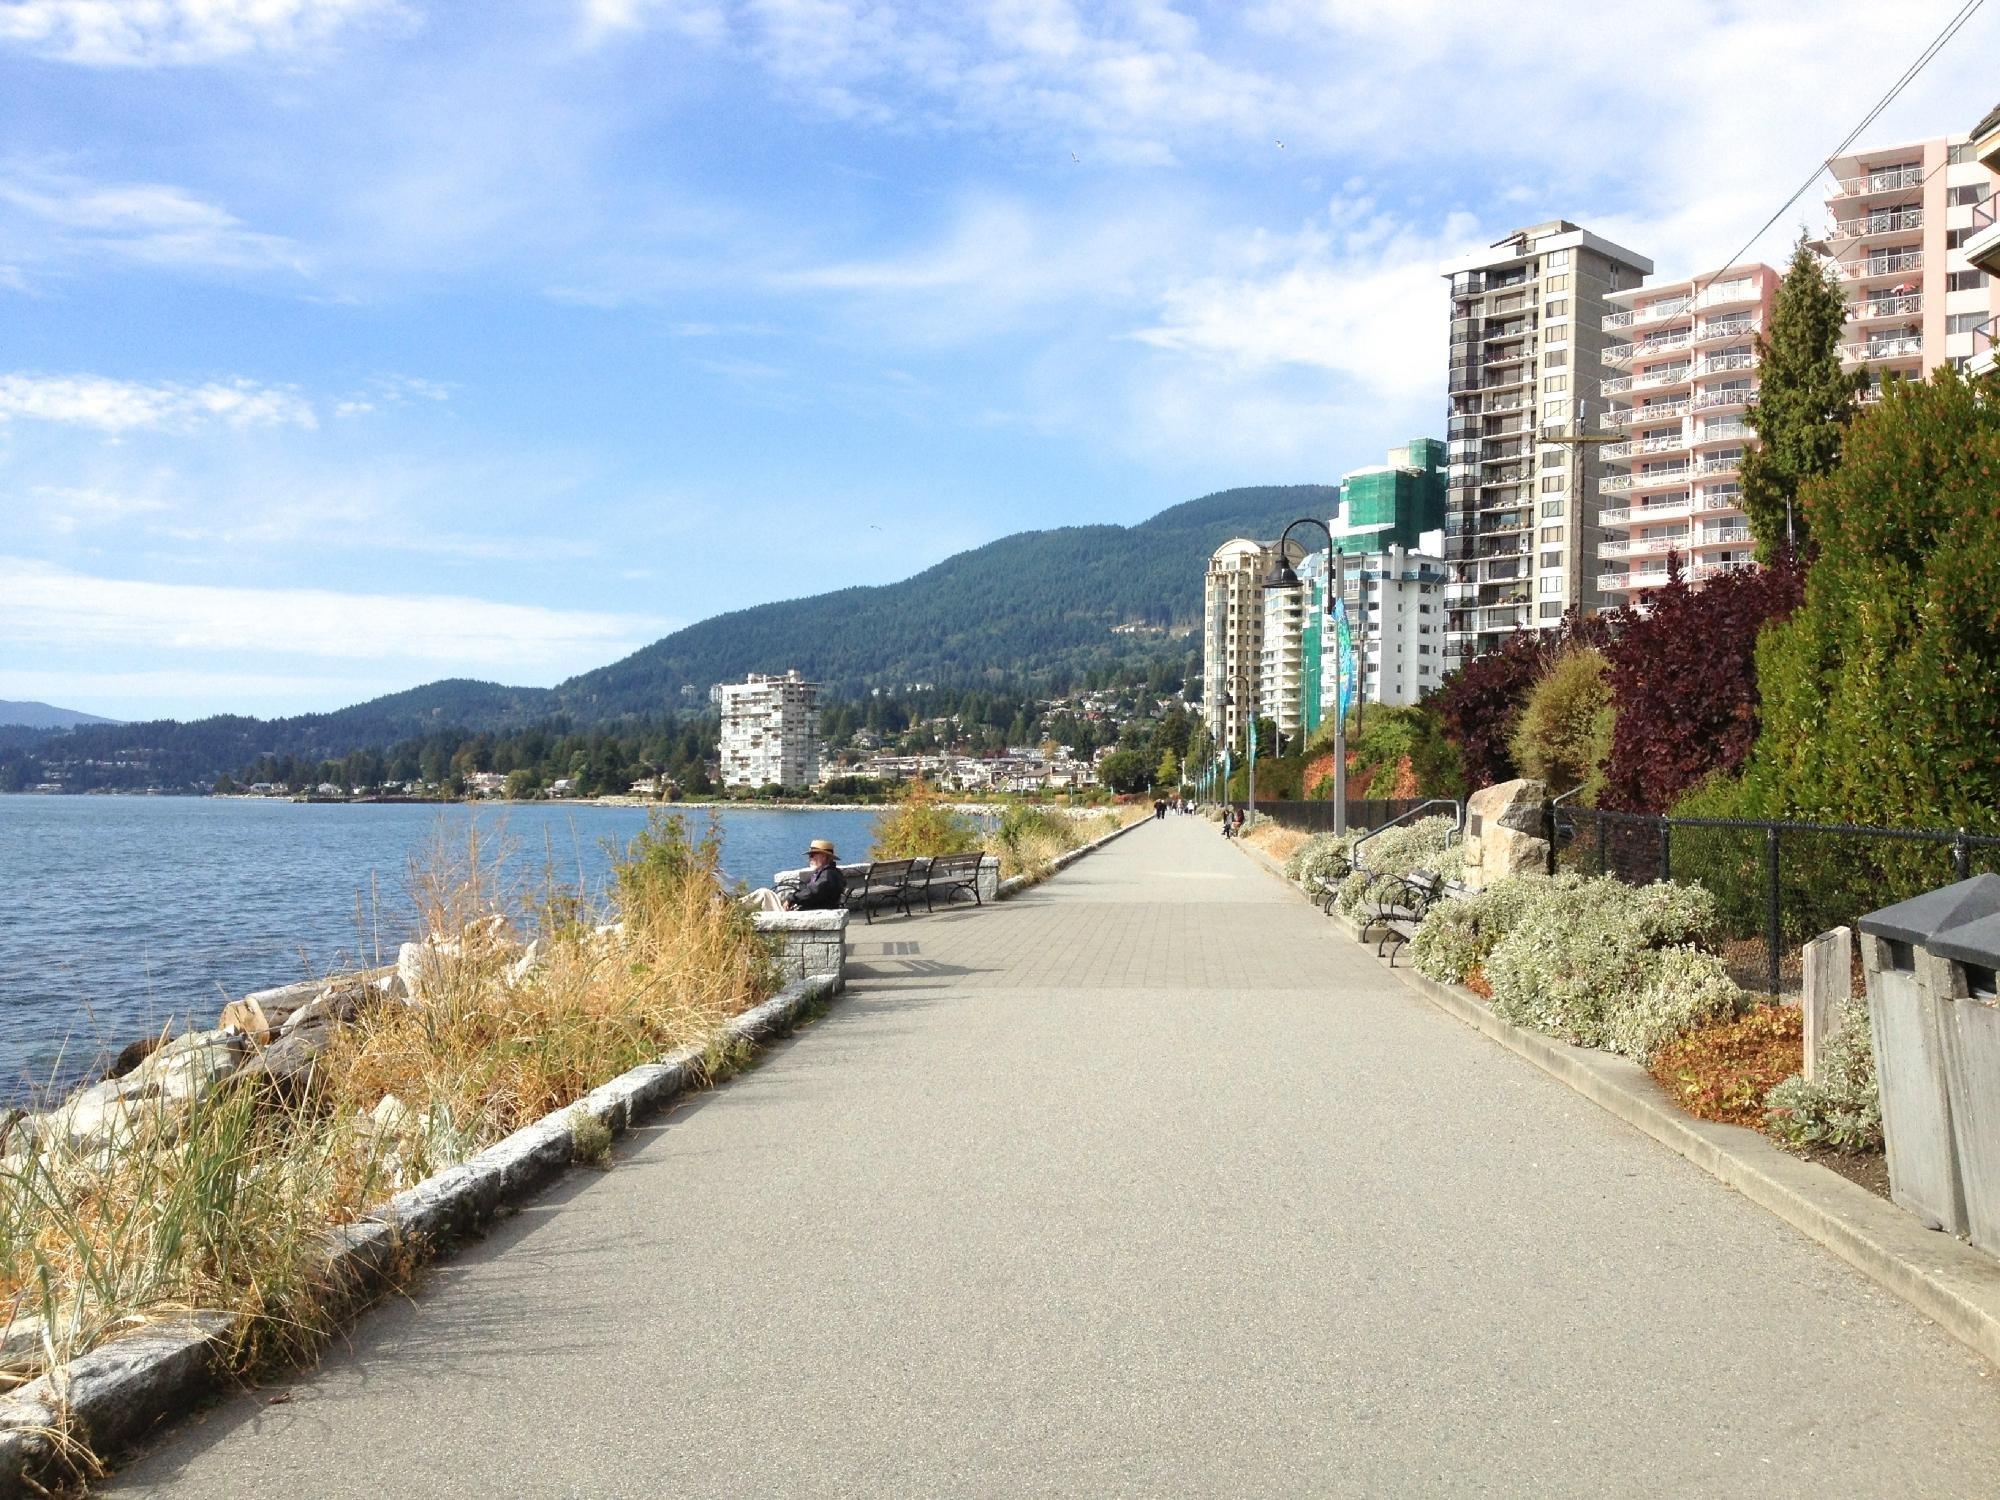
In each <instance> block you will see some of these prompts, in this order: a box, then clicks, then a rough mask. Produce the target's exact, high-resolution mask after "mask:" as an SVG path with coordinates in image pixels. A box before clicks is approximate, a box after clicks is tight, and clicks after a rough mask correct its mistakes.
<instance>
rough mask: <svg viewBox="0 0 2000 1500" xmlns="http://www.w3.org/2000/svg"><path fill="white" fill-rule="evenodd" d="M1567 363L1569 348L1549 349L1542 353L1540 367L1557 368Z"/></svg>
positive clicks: (1545, 368)
mask: <svg viewBox="0 0 2000 1500" xmlns="http://www.w3.org/2000/svg"><path fill="white" fill-rule="evenodd" d="M1568 363H1569V350H1567V349H1549V350H1546V351H1544V352H1543V354H1542V368H1543V369H1544V370H1553V369H1557V368H1559V367H1560V366H1562V365H1566V364H1568Z"/></svg>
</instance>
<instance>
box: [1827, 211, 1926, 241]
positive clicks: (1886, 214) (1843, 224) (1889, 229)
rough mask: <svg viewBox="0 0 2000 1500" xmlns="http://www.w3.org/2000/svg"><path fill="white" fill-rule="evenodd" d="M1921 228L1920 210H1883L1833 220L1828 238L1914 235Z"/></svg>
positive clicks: (1844, 238) (1851, 238) (1843, 238)
mask: <svg viewBox="0 0 2000 1500" xmlns="http://www.w3.org/2000/svg"><path fill="white" fill-rule="evenodd" d="M1923 227H1924V211H1923V210H1922V209H1921V208H1915V207H1908V208H1884V209H1877V210H1876V211H1875V212H1874V213H1866V214H1856V215H1855V216H1854V217H1853V218H1850V219H1836V220H1834V223H1833V233H1832V235H1831V236H1829V238H1832V239H1836V240H1858V239H1860V238H1862V237H1863V236H1873V235H1878V234H1914V233H1917V232H1920V231H1921V230H1922V229H1923Z"/></svg>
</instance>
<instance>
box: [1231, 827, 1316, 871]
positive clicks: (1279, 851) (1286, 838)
mask: <svg viewBox="0 0 2000 1500" xmlns="http://www.w3.org/2000/svg"><path fill="white" fill-rule="evenodd" d="M1311 841H1312V835H1311V834H1309V833H1306V832H1304V831H1303V830H1301V829H1297V828H1281V827H1279V826H1278V825H1277V824H1276V823H1259V824H1258V825H1257V826H1256V827H1255V828H1252V829H1249V830H1248V831H1246V832H1245V833H1244V835H1243V842H1244V843H1246V844H1251V845H1254V846H1255V847H1256V848H1259V849H1262V850H1263V851H1264V852H1265V853H1266V854H1268V855H1270V856H1271V858H1273V859H1275V860H1277V861H1278V863H1280V864H1283V863H1284V862H1285V861H1286V860H1288V859H1290V858H1291V857H1292V856H1293V855H1294V854H1296V853H1297V852H1298V851H1299V850H1300V849H1302V848H1304V847H1305V846H1306V845H1307V844H1308V843H1310V842H1311Z"/></svg>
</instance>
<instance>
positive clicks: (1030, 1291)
mask: <svg viewBox="0 0 2000 1500" xmlns="http://www.w3.org/2000/svg"><path fill="white" fill-rule="evenodd" d="M851 936H852V951H853V955H854V968H853V970H852V980H853V983H852V988H851V989H850V991H849V993H848V995H847V996H846V997H845V998H844V999H842V1000H841V1001H839V1002H838V1003H837V1004H836V1005H835V1007H834V1008H833V1009H832V1010H831V1011H830V1012H829V1013H828V1014H827V1015H826V1016H825V1017H824V1018H822V1019H821V1020H819V1021H817V1022H816V1023H814V1024H813V1025H811V1026H809V1027H807V1028H806V1029H804V1030H803V1031H801V1032H800V1033H798V1035H797V1036H795V1037H794V1038H792V1039H791V1040H789V1041H787V1042H785V1043H784V1044H782V1045H780V1046H778V1047H777V1048H775V1049H773V1051H772V1052H771V1053H770V1054H769V1055H768V1056H767V1057H766V1058H765V1060H764V1061H763V1062H762V1063H761V1064H760V1065H759V1066H757V1067H756V1068H755V1069H754V1070H752V1071H751V1072H750V1073H748V1074H747V1075H745V1076H743V1077H740V1078H738V1079H737V1080H736V1081H734V1082H732V1083H730V1084H728V1085H727V1086H725V1087H723V1088H720V1089H718V1090H715V1091H714V1092H712V1093H709V1094H706V1095H702V1096H700V1097H698V1098H696V1099H693V1100H691V1101H689V1102H688V1103H686V1104H684V1105H682V1106H681V1107H679V1108H677V1109H675V1110H674V1111H673V1112H672V1113H671V1114H670V1115H669V1116H668V1117H667V1118H666V1119H665V1120H664V1121H663V1122H662V1123H660V1124H658V1125H655V1126H653V1127H650V1128H647V1129H643V1130H640V1131H638V1132H635V1133H634V1134H633V1135H632V1136H631V1137H630V1138H628V1140H627V1141H626V1142H625V1143H623V1144H622V1146H621V1148H620V1150H619V1153H618V1160H617V1165H616V1166H615V1167H614V1168H613V1169H612V1170H611V1171H610V1172H609V1173H606V1174H603V1175H598V1174H595V1173H581V1174H577V1175H574V1176H572V1177H570V1178H568V1179H566V1180H565V1182H564V1183H563V1184H561V1185H560V1186H559V1187H557V1188H556V1189H555V1190H553V1191H551V1192H550V1193H548V1194H547V1195H545V1196H544V1197H542V1198H541V1199H539V1200H538V1201H537V1202H536V1203H535V1204H534V1205H533V1206H532V1207H530V1208H529V1209H528V1210H526V1211H525V1212H523V1213H521V1214H519V1215H518V1216H516V1217H513V1218H511V1219H509V1220H507V1221H505V1222H504V1223H502V1224H501V1225H499V1226H498V1227H497V1228H496V1229H495V1231H494V1232H493V1233H492V1235H491V1236H490V1237H489V1238H488V1239H487V1240H485V1241H484V1242H482V1243H480V1244H478V1245H476V1246H472V1247H470V1248H468V1249H466V1250H464V1251H462V1252H461V1253H460V1254H459V1255H457V1256H456V1257H455V1258H454V1259H453V1260H451V1261H450V1262H448V1263H446V1264H444V1265H442V1266H440V1267H438V1268H436V1269H435V1270H434V1271H432V1272H431V1273H430V1274H429V1275H428V1276H427V1277H426V1278H425V1280H424V1282H423V1283H422V1284H421V1286H419V1287H418V1288H417V1289H416V1290H415V1292H414V1294H413V1295H412V1296H411V1297H409V1298H407V1299H405V1300H400V1301H397V1302H395V1303H392V1304H389V1305H387V1306H385V1307H382V1308H380V1309H378V1310H376V1311H375V1312H373V1313H371V1314H370V1315H369V1316H368V1317H367V1318H366V1319H364V1320H363V1321H362V1323H361V1324H360V1325H359V1327H358V1328H357V1329H356V1331H355V1332H354V1334H353V1336H352V1340H351V1343H350V1344H349V1345H347V1346H346V1347H343V1348H342V1349H340V1350H337V1351H336V1352H335V1353H334V1354H333V1355H332V1356H331V1357H330V1358H329V1359H328V1360H327V1361H326V1362H325V1364H324V1365H323V1366H322V1367H321V1368H319V1369H318V1370H316V1371H315V1372H313V1373H311V1374H309V1375H306V1376H303V1377H301V1378H300V1379H299V1380H298V1381H297V1382H296V1383H295V1384H294V1385H292V1386H291V1387H289V1388H288V1395H289V1399H288V1400H285V1401H284V1402H283V1403H282V1404H271V1402H270V1397H271V1396H272V1394H274V1393H273V1392H272V1391H262V1392H252V1393H248V1394H246V1395H244V1396H241V1397H238V1398H234V1399H232V1400H230V1401H229V1402H227V1403H225V1404H223V1405H222V1406H220V1407H218V1408H216V1409H215V1410H213V1411H211V1412H209V1413H208V1414H206V1415H205V1416H204V1417H202V1418H200V1419H198V1420H193V1421H189V1422H185V1423H182V1424H180V1425H179V1426H177V1427H175V1428H174V1429H172V1430H171V1431H170V1432H169V1433H168V1434H167V1435H166V1436H165V1437H164V1438H163V1440H162V1441H161V1442H160V1443H159V1445H158V1446H157V1447H156V1448H154V1449H153V1450H152V1451H151V1452H150V1453H147V1454H145V1455H143V1456H141V1457H139V1458H138V1459H136V1460H135V1461H133V1462H131V1463H130V1464H129V1465H127V1467H126V1468H125V1469H124V1470H123V1472H122V1473H121V1474H120V1475H119V1476H118V1477H117V1479H116V1480H115V1481H114V1482H112V1483H111V1484H110V1485H109V1486H108V1489H109V1490H110V1491H111V1492H112V1493H116V1494H120V1495H139V1494H165V1495H186V1496H203V1497H217V1496H266V1495H269V1496H284V1497H288V1500H307V1497H317V1496H327V1497H334V1496H339V1497H347V1496H356V1497H359V1496H370V1497H373V1496H377V1495H380V1494H382V1493H384V1492H391V1493H418V1494H449V1495H495V1496H499V1495H520V1496H558V1495H560V1496H570V1495H574V1496H627V1495H629V1496H656V1495H663V1494H669V1493H679V1494H699V1495H715V1496H739V1495H740V1496H931V1495H980V1496H985V1495H993V1496H1000V1495H1005V1496H1015V1495H1088V1496H1100V1495H1101V1496H1113V1495H1117V1496H1123V1495H1135V1496H1136V1495H1176V1496H1179V1495H1199V1496H1209V1495H1213V1496H1243V1495H1261V1494H1272V1495H1328V1496H1335V1495H1337V1496H1347V1495H1355V1496H1362V1495H1368V1496H1373V1495H1395V1496H1401V1495H1480V1496H1514V1495H1519V1496H1566V1495H1577V1496H1602V1495H1614V1496H1639V1495H1648V1496H1650V1495H1672V1496H1714V1495H1723V1494H1737V1493H1755V1494H1759V1495H1769V1496H1782V1495H1800V1496H1805V1495H1813V1496H1825V1495H1839V1496H1896V1497H1898V1500H1907V1497H1916V1496H1930V1495H1939V1496H1968V1497H1984V1496H1994V1495H2000V1376H1996V1374H1995V1372H1994V1371H1993V1370H1992V1369H1991V1368H1989V1367H1988V1366H1986V1365H1985V1364H1983V1363H1982V1362H1981V1361H1979V1360H1978V1359H1977V1358H1976V1357H1974V1356H1973V1355H1971V1354H1969V1353H1967V1352H1966V1351H1964V1350H1962V1349H1961V1348H1960V1347H1959V1346H1958V1345H1957V1344H1955V1343H1953V1342H1952V1341H1951V1340H1950V1339H1948V1338H1947V1337H1945V1336H1944V1335H1943V1334H1942V1333H1940V1332H1939V1331H1938V1330H1937V1329H1936V1328H1934V1327H1933V1326H1931V1325H1930V1324H1929V1323H1927V1322H1925V1321H1924V1320H1923V1319H1922V1318H1920V1317H1919V1316H1918V1315H1917V1314H1915V1313H1914V1312H1912V1311H1910V1310H1909V1309H1908V1308H1907V1307H1905V1306H1904V1305H1903V1304H1902V1303H1900V1302H1898V1301H1896V1300H1895V1299H1893V1298H1891V1297H1890V1296H1888V1295H1887V1294H1885V1293H1883V1292H1881V1291H1879V1290H1877V1289H1876V1288H1875V1287H1873V1286H1872V1285H1871V1284H1870V1283H1868V1282H1867V1281H1865V1280H1864V1279H1863V1278H1861V1277H1860V1276H1859V1275H1857V1274H1856V1273H1854V1272H1853V1271H1851V1270H1849V1269H1848V1268H1847V1267H1845V1266H1844V1265H1842V1264H1841V1263H1839V1262H1838V1261H1836V1260H1835V1259H1833V1257H1831V1256H1830V1255H1828V1254H1827V1253H1826V1252H1824V1251H1822V1250H1821V1249H1819V1248H1818V1247H1817V1246H1815V1245H1813V1244H1811V1243H1810V1242H1809V1241H1807V1240H1806V1239H1804V1238H1803V1237H1802V1236H1800V1235H1799V1234H1797V1233H1796V1232H1794V1231H1793V1230H1791V1229H1790V1228H1788V1227H1787V1226H1785V1225H1783V1224H1782V1223H1780V1222H1778V1221H1777V1220H1775V1219H1773V1218H1771V1217H1770V1216H1769V1215H1767V1214H1765V1213H1764V1212H1762V1211H1761V1210H1759V1209H1758V1208H1756V1207H1754V1206H1753V1205H1751V1204H1749V1203H1746V1202H1745V1201H1744V1200H1743V1199H1742V1198H1741V1197H1739V1196H1737V1195H1736V1194H1735V1193H1733V1192H1731V1191H1730V1190H1729V1189H1727V1188H1725V1187H1723V1186H1722V1185H1720V1184H1719V1183H1717V1182H1716V1181H1715V1180H1714V1179H1712V1178H1710V1177H1708V1176H1706V1175H1705V1174H1703V1173H1701V1172H1699V1171H1698V1170H1696V1169H1695V1168H1694V1167H1692V1166H1690V1165H1689V1164H1688V1163H1686V1162H1684V1161H1682V1160H1681V1159H1680V1158H1678V1157H1676V1156H1674V1155H1672V1154H1671V1153H1669V1152H1667V1151H1665V1150H1664V1149H1662V1148H1661V1147H1659V1146H1658V1145H1656V1144H1654V1143H1653V1142H1652V1141H1650V1140H1648V1139H1646V1138H1645V1137H1643V1136H1640V1135H1639V1134H1637V1133H1636V1132H1634V1131H1632V1130H1630V1129H1629V1128H1627V1127H1626V1126H1624V1125H1622V1124H1620V1123H1619V1122H1618V1121H1616V1120H1615V1119H1613V1118H1612V1117H1611V1116H1609V1115H1607V1114H1605V1113H1603V1112H1602V1111H1600V1110H1599V1109H1597V1108H1596V1107H1595V1106H1594V1105H1591V1104H1589V1103H1587V1102H1585V1101H1584V1100H1582V1099H1580V1098H1578V1097H1577V1096H1575V1095H1574V1094H1572V1093H1570V1092H1569V1091H1568V1090H1567V1089H1565V1088H1564V1087H1563V1086H1562V1085H1561V1084H1559V1083H1557V1082H1555V1081H1554V1080H1553V1079H1551V1078H1549V1077H1547V1076H1545V1075H1543V1074H1542V1073H1540V1072H1538V1071H1537V1070H1535V1069H1533V1068H1532V1067H1530V1066H1529V1065H1528V1064H1526V1063H1525V1062H1523V1061H1521V1060H1520V1059H1518V1058H1515V1057H1513V1056H1511V1055H1510V1054H1508V1053H1506V1052H1504V1051H1502V1050H1501V1049H1500V1048H1498V1047H1496V1046H1494V1045H1493V1044H1491V1043H1490V1042H1488V1041H1486V1040H1485V1039H1484V1038H1482V1037H1480V1036H1479V1035H1477V1034H1476V1033H1474V1032H1472V1031H1470V1030H1468V1029H1466V1028H1465V1027H1464V1026H1462V1025H1460V1024H1459V1023H1458V1022H1456V1021H1453V1020H1451V1019H1450V1018H1449V1017H1447V1016H1445V1015H1444V1014H1442V1013H1441V1012H1439V1011H1437V1010H1435V1009H1433V1008H1432V1007H1430V1006H1429V1005H1427V1004H1425V1003H1424V1002H1423V1001H1422V1000H1421V999H1420V998H1418V997H1416V996H1414V995H1413V994H1412V993H1410V992H1409V991H1408V990H1406V989H1404V988H1403V987H1402V986H1401V985H1400V984H1398V983H1396V982H1395V981H1393V980H1391V979H1389V978H1388V977H1387V976H1386V975H1385V974H1384V973H1383V972H1382V971H1381V969H1380V967H1379V966H1378V965H1377V964H1376V963H1375V961H1374V960H1373V959H1372V958H1371V957H1368V956H1367V955H1366V954H1365V952H1363V951H1362V950H1361V949H1359V948H1357V947H1356V946H1355V945H1353V944H1351V943H1349V942H1347V941H1346V940H1345V939H1343V938H1341V937H1340V936H1339V935H1338V934H1337V933H1336V932H1335V930H1334V928H1333V926H1332V924H1331V923H1329V922H1327V921H1326V920H1325V919H1324V918H1323V917H1321V916H1320V915H1319V913H1318V912H1316V911H1314V910H1313V909H1312V908H1311V907H1310V906H1309V905H1307V904H1306V903H1305V902H1304V901H1302V900H1300V899H1299V898H1298V897H1297V895H1296V894H1295V893H1293V892H1291V891H1290V890H1288V889H1287V888H1286V887H1284V886H1283V885H1281V884H1280V883H1279V882H1277V881H1276V880H1274V879H1272V878H1271V877H1270V875H1268V874H1267V873H1266V872H1265V871H1263V870H1262V869H1259V868H1257V867H1256V866H1254V865H1253V864H1252V863H1251V862H1250V861H1249V860H1247V859H1245V858H1244V857H1243V855H1242V854H1241V853H1240V852H1238V851H1236V850H1234V849H1231V848H1229V847H1228V846H1227V845H1226V844H1225V843H1224V842H1223V841H1222V840H1221V839H1220V838H1219V837H1218V836H1217V834H1216V832H1215V830H1214V828H1213V827H1212V826H1211V825H1210V824H1208V823H1206V822H1201V821H1197V820H1193V819H1171V820H1169V821H1167V822H1165V823H1161V824H1154V825H1149V826H1147V827H1143V828H1141V829H1139V830H1137V831H1136V832H1134V833H1132V834H1130V835H1128V836H1126V837H1125V838H1123V839H1120V840H1118V841H1117V842H1115V843H1113V844H1111V845H1109V846H1107V847H1106V848H1105V849H1104V850H1102V851H1100V852H1099V853H1097V854H1094V855H1092V856H1091V857H1089V858H1087V859H1085V860H1083V861H1081V862H1079V863H1078V864H1077V865H1075V866H1074V867H1072V868H1071V869H1070V870H1069V871H1066V872H1065V873H1063V874H1062V875H1060V876H1058V877H1057V878H1056V879H1054V880H1053V881H1051V882H1049V883H1048V884H1047V885H1044V886H1042V887H1040V888H1038V889H1036V890H1034V891H1032V892H1029V893H1027V894H1026V895H1024V896H1022V897H1020V898H1018V899H1015V900H1012V901H1009V902H1006V903H1004V904H1002V905H1000V906H997V907H993V908H988V909H986V910H982V911H977V912H963V913H956V914H953V915H949V916H946V915H938V916H931V917H920V918H916V919H912V920H909V921H901V920H886V921H879V922H877V923H876V924H874V925H873V926H872V927H870V926H862V927H857V928H856V929H854V931H853V933H852V935H851Z"/></svg>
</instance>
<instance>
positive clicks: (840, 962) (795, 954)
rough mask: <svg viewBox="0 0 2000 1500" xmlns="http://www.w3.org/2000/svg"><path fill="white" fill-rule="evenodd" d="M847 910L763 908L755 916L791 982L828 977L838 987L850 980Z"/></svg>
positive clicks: (787, 979) (787, 980) (760, 930)
mask: <svg viewBox="0 0 2000 1500" xmlns="http://www.w3.org/2000/svg"><path fill="white" fill-rule="evenodd" d="M847 918H848V913H846V912H845V911H760V912H757V913H756V914H755V915H754V917H753V919H752V920H754V921H755V923H756V924H757V930H758V931H759V932H761V933H763V934H764V935H765V936H766V937H767V938H768V939H769V940H770V942H771V944H772V946H773V948H774V949H775V951H776V954H777V958H778V965H779V968H780V970H781V971H782V973H783V975H784V982H785V983H786V984H788V985H790V984H798V983H800V982H801V981H803V980H807V979H820V978H829V979H831V980H833V983H834V988H836V989H838V988H840V987H841V986H842V985H843V984H845V983H846V982H847Z"/></svg>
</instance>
